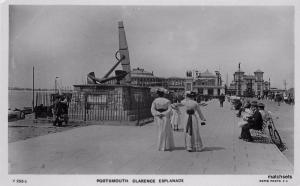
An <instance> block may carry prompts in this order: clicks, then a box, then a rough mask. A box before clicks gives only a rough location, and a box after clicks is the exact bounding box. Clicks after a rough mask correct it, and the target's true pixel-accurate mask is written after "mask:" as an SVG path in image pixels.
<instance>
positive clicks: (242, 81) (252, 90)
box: [227, 69, 270, 97]
mask: <svg viewBox="0 0 300 186" xmlns="http://www.w3.org/2000/svg"><path fill="white" fill-rule="evenodd" d="M263 74H264V72H263V71H261V70H256V71H255V72H254V73H253V74H252V75H246V74H245V72H244V71H242V70H240V69H239V70H238V71H236V72H235V73H234V74H233V81H232V82H231V83H230V86H229V88H228V90H227V93H228V94H230V95H238V96H247V97H252V96H258V95H259V96H263V95H264V94H267V92H268V91H269V90H270V82H268V81H264V79H263Z"/></svg>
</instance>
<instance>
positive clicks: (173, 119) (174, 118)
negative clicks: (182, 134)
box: [171, 110, 180, 129]
mask: <svg viewBox="0 0 300 186" xmlns="http://www.w3.org/2000/svg"><path fill="white" fill-rule="evenodd" d="M179 122H180V114H179V113H178V111H175V110H172V117H171V125H172V127H173V129H178V127H179Z"/></svg>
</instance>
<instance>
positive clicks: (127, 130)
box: [8, 100, 293, 174]
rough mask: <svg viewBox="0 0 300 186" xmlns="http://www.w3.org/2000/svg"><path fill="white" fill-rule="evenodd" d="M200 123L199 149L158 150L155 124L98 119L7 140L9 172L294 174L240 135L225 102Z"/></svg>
mask: <svg viewBox="0 0 300 186" xmlns="http://www.w3.org/2000/svg"><path fill="white" fill-rule="evenodd" d="M202 111H203V113H204V115H205V117H206V119H207V125H206V126H200V133H201V136H202V140H203V143H204V146H205V149H204V151H202V152H187V151H185V150H184V148H183V146H184V133H183V132H174V137H175V145H176V148H175V149H174V150H173V151H167V152H159V151H157V148H156V140H157V138H156V137H157V128H156V126H155V125H154V123H150V124H147V125H144V126H141V127H137V126H116V125H114V126H109V125H103V124H102V123H100V124H97V125H90V126H87V127H81V128H75V129H72V130H69V131H65V132H60V133H55V134H49V135H45V136H40V137H36V138H31V139H27V140H24V141H17V142H13V143H9V144H8V148H9V156H8V158H9V173H10V174H293V165H292V164H291V163H290V162H289V161H288V160H287V158H286V157H285V156H284V155H283V154H282V153H281V152H280V151H279V150H278V149H277V147H276V146H275V145H273V144H271V143H255V142H254V143H250V142H245V141H242V140H239V139H238V136H239V133H240V129H239V128H238V126H237V122H238V118H236V117H235V111H233V110H231V109H230V105H229V103H228V102H225V104H224V108H220V107H219V102H218V101H216V100H212V101H209V102H208V105H207V106H206V107H203V108H202Z"/></svg>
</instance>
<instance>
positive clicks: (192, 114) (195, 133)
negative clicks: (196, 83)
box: [181, 91, 206, 152]
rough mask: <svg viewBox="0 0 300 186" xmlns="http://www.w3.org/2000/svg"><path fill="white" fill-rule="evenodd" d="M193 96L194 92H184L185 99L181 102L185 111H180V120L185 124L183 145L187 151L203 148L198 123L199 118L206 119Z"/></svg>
mask: <svg viewBox="0 0 300 186" xmlns="http://www.w3.org/2000/svg"><path fill="white" fill-rule="evenodd" d="M195 96H196V95H195V93H193V92H189V91H188V92H186V99H184V100H182V102H181V104H182V106H184V108H185V109H184V111H185V113H182V115H183V116H182V117H183V118H182V121H183V124H184V126H185V127H184V130H185V131H184V132H185V147H186V150H187V151H189V152H192V151H201V150H202V149H203V144H202V140H201V136H200V131H199V125H200V122H201V121H200V119H201V120H203V121H206V119H205V118H204V116H203V114H202V112H201V110H200V106H199V104H198V103H197V102H196V101H194V98H195ZM199 117H200V118H199Z"/></svg>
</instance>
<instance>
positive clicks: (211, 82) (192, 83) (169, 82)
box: [131, 68, 225, 96]
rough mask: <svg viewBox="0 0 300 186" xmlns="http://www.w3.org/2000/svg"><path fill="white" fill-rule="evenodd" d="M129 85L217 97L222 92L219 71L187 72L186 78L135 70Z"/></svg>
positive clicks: (139, 69)
mask: <svg viewBox="0 0 300 186" xmlns="http://www.w3.org/2000/svg"><path fill="white" fill-rule="evenodd" d="M131 84H133V85H137V86H147V87H164V88H166V89H168V90H170V91H172V92H176V93H179V94H183V93H184V92H185V91H186V90H191V91H194V92H196V93H198V94H200V95H211V96H218V95H220V94H221V93H225V92H224V86H222V78H221V74H220V72H219V71H215V74H213V73H211V72H209V71H208V70H206V71H205V72H202V73H201V72H200V71H196V70H194V71H187V72H186V77H168V78H164V77H157V76H154V74H153V72H148V71H145V70H144V69H142V68H135V69H133V70H132V71H131Z"/></svg>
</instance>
